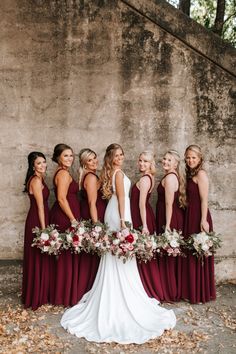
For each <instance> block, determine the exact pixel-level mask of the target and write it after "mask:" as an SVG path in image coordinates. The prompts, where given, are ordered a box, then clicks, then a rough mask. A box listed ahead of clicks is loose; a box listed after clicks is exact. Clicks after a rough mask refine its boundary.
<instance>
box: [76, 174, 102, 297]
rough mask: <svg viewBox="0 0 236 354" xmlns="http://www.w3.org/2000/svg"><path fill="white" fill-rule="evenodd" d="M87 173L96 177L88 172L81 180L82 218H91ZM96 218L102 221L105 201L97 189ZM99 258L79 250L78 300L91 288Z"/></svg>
mask: <svg viewBox="0 0 236 354" xmlns="http://www.w3.org/2000/svg"><path fill="white" fill-rule="evenodd" d="M88 174H93V175H95V176H96V178H98V176H97V175H96V174H95V173H93V172H88V173H87V174H86V175H85V176H84V179H83V181H82V189H81V191H80V195H81V201H80V210H81V218H82V219H83V220H89V219H91V215H90V210H89V204H88V196H87V192H86V190H85V188H84V182H85V179H86V177H87V176H88ZM96 207H97V212H98V220H99V221H101V222H103V221H104V214H105V209H106V201H105V200H104V199H102V194H101V191H100V190H98V195H97V202H96ZM99 261H100V258H99V257H98V256H97V255H96V254H90V253H86V252H81V254H80V266H79V289H78V300H80V299H81V298H82V296H83V295H84V294H85V293H86V292H87V291H89V290H90V289H91V287H92V285H93V282H94V279H95V277H96V274H97V270H98V266H99Z"/></svg>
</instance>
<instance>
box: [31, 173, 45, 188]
mask: <svg viewBox="0 0 236 354" xmlns="http://www.w3.org/2000/svg"><path fill="white" fill-rule="evenodd" d="M30 185H31V186H33V187H39V186H40V187H41V186H42V180H41V178H40V177H38V176H33V177H32V179H31V181H30Z"/></svg>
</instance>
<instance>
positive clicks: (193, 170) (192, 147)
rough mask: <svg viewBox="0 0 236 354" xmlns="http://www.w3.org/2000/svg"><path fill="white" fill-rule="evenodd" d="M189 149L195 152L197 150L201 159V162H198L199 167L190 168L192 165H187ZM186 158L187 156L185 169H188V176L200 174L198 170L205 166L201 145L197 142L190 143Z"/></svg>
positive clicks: (185, 154)
mask: <svg viewBox="0 0 236 354" xmlns="http://www.w3.org/2000/svg"><path fill="white" fill-rule="evenodd" d="M188 151H193V152H195V154H197V156H198V158H199V159H200V162H199V164H198V165H197V167H195V168H190V167H189V166H188V165H187V162H186V156H187V153H188ZM184 158H185V170H186V176H187V178H192V177H194V176H196V175H197V174H198V172H199V171H200V170H202V168H203V162H204V159H203V154H202V150H201V148H200V146H198V145H195V144H192V145H189V146H188V147H187V148H186V150H185V153H184Z"/></svg>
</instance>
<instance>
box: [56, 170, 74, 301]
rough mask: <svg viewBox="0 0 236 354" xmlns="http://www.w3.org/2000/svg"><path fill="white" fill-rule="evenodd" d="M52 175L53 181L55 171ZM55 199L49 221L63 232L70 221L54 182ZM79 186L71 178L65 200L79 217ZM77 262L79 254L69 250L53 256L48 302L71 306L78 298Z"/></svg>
mask: <svg viewBox="0 0 236 354" xmlns="http://www.w3.org/2000/svg"><path fill="white" fill-rule="evenodd" d="M59 171H61V169H59V170H57V172H56V173H55V176H54V181H55V177H56V175H57V173H58V172H59ZM54 188H55V196H56V201H55V203H54V205H53V207H52V209H51V212H50V223H51V224H55V225H57V226H58V230H59V231H61V232H63V231H65V230H66V229H67V228H68V227H70V225H71V223H70V220H69V218H68V217H67V216H66V214H65V213H64V212H63V210H62V209H61V207H60V205H59V203H58V200H57V187H56V185H55V182H54ZM78 191H79V186H78V184H77V183H76V182H75V180H74V179H72V181H71V183H70V185H69V188H68V192H67V196H66V198H67V201H68V203H69V206H70V209H71V211H72V213H73V215H74V217H75V218H76V219H77V220H79V219H80V206H79V199H78ZM79 263H80V255H78V254H73V253H71V252H70V250H66V251H65V250H64V251H62V253H61V254H60V255H59V256H58V258H57V259H56V258H55V271H54V272H55V279H54V289H55V291H54V293H52V294H51V295H50V302H51V303H52V304H54V305H64V306H73V305H75V304H76V303H77V302H78V299H79V290H78V289H79V275H78V274H79Z"/></svg>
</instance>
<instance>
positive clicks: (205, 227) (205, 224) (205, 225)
mask: <svg viewBox="0 0 236 354" xmlns="http://www.w3.org/2000/svg"><path fill="white" fill-rule="evenodd" d="M200 228H201V231H205V232H209V230H210V227H209V223H208V222H207V221H206V220H202V221H201V224H200Z"/></svg>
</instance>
